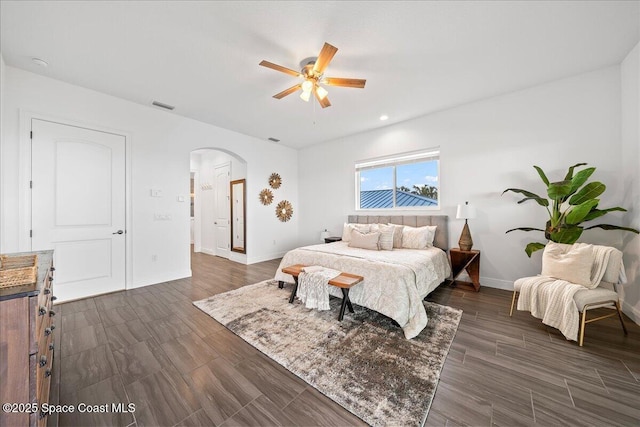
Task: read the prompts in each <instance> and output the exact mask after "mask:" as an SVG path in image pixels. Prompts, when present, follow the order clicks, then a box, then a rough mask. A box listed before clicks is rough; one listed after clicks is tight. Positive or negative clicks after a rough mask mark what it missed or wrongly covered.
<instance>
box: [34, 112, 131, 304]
mask: <svg viewBox="0 0 640 427" xmlns="http://www.w3.org/2000/svg"><path fill="white" fill-rule="evenodd" d="M31 129H32V137H31V144H32V149H31V153H32V160H31V161H32V167H31V175H32V193H31V196H32V205H31V206H32V218H31V219H32V221H31V222H32V238H31V247H32V250H44V249H53V250H54V251H55V253H54V263H55V266H56V283H55V287H54V289H55V294H56V296H57V297H58V299H59V301H65V300H71V299H77V298H83V297H87V296H91V295H98V294H102V293H107V292H113V291H117V290H121V289H124V288H125V285H126V279H125V277H126V276H125V268H126V267H125V238H126V234H125V231H126V229H125V137H124V136H122V135H115V134H111V133H106V132H100V131H95V130H90V129H84V128H79V127H75V126H69V125H64V124H60V123H53V122H48V121H43V120H36V119H34V120H33V121H32V123H31Z"/></svg>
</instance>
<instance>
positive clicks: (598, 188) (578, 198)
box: [569, 181, 607, 205]
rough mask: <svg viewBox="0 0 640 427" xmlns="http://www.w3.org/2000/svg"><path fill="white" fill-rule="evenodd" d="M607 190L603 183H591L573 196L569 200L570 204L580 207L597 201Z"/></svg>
mask: <svg viewBox="0 0 640 427" xmlns="http://www.w3.org/2000/svg"><path fill="white" fill-rule="evenodd" d="M606 189H607V186H606V185H604V184H603V183H601V182H598V181H595V182H590V183H589V184H587V185H585V186H584V187H582V188H581V189H580V191H578V192H577V193H576V194H574V195H573V196H571V198H570V199H569V204H570V205H580V204H582V203H584V202H586V201H587V200H590V199H595V198H596V197H598V196H599V195H601V194H602V193H604V190H606Z"/></svg>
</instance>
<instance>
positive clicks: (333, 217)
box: [299, 66, 629, 289]
mask: <svg viewBox="0 0 640 427" xmlns="http://www.w3.org/2000/svg"><path fill="white" fill-rule="evenodd" d="M620 99H621V98H620V67H618V66H613V67H609V68H605V69H601V70H597V71H594V72H591V73H587V74H582V75H578V76H575V77H571V78H567V79H563V80H557V81H554V82H550V83H547V84H544V85H540V86H536V87H532V88H529V89H526V90H522V91H519V92H515V93H510V94H507V95H503V96H498V97H494V98H490V99H486V100H482V101H478V102H474V103H471V104H466V105H463V106H460V107H456V108H452V109H450V110H446V111H442V112H440V113H436V114H431V115H428V116H425V117H421V118H417V119H414V120H410V121H407V122H403V123H399V124H396V125H391V126H388V127H385V128H382V129H378V130H375V131H371V132H367V133H362V134H357V135H354V136H350V137H346V138H342V139H339V140H335V141H331V142H326V143H323V144H319V145H315V146H312V147H310V148H307V149H304V150H301V151H300V156H299V164H300V175H299V176H300V204H301V206H302V208H303V211H302V212H301V218H302V220H301V223H300V235H301V243H303V244H304V243H311V242H317V241H318V238H319V233H320V231H321V230H323V229H324V228H325V227H326V228H328V229H329V231H331V232H332V234H339V233H340V230H341V224H342V223H343V221H344V220H345V219H346V216H347V215H348V214H352V213H355V182H354V162H355V161H357V160H362V159H367V158H372V157H378V156H384V155H390V154H394V153H399V152H407V151H413V150H418V149H423V148H429V147H435V146H440V149H441V157H440V158H441V171H440V180H441V190H440V191H441V204H442V209H441V210H440V211H435V212H434V211H424V212H420V213H422V214H445V215H449V220H450V221H449V224H450V226H449V240H450V247H457V246H458V244H457V241H458V238H459V236H460V232H461V230H462V226H463V221H461V220H456V219H455V209H456V205H457V204H458V203H462V202H464V201H465V200H468V201H469V202H470V203H473V204H475V205H476V207H477V210H478V218H476V219H474V220H470V221H469V226H470V229H471V234H472V236H473V240H474V248H475V249H480V250H481V251H482V260H481V271H480V273H481V282H482V283H483V284H484V285H487V286H494V287H501V288H505V289H512V286H513V284H512V282H513V280H515V279H517V278H519V277H525V276H528V275H535V274H538V273H539V272H540V269H541V263H540V253H539V252H538V253H537V254H534V256H533V258H532V259H529V258H528V257H527V255H526V254H525V252H524V247H525V245H526V243H528V242H529V241H533V240H539V241H544V237H543V236H542V235H541V234H534V233H528V234H525V233H522V232H514V233H510V234H508V235H505V231H506V230H508V229H510V228H514V227H520V226H536V227H543V226H544V223H545V221H546V215H547V214H546V211H545V210H544V208H542V207H540V206H538V205H536V204H534V203H532V202H529V203H527V204H524V205H518V204H517V203H516V201H517V200H519V199H518V197H517V196H515V195H512V194H505V195H504V196H501V193H502V191H503V190H504V189H506V188H508V187H516V188H525V189H529V190H531V191H534V192H541V193H543V195H544V193H545V191H544V186H543V184H542V182H541V181H540V180H539V178H538V175H537V173H536V171H535V169H533V165H538V166H540V167H542V168H543V169H544V170H545V171H547V173H548V175H549V177H550V178H551V179H555V180H561V179H562V178H563V177H564V174H565V173H566V169H567V167H568V166H570V165H572V164H575V163H578V162H587V163H589V164H590V165H592V166H596V167H597V168H598V170H597V171H596V173H595V174H594V175H593V179H597V180H601V181H603V182H604V183H605V184H607V185H608V187H609V188H608V190H607V192H606V193H605V194H604V196H603V198H602V202H601V206H613V205H614V204H624V201H623V191H622V188H621V187H622V186H621V184H622V180H621V178H620V173H619V170H620V150H621V141H620V139H621V137H620V108H621V107H620ZM626 205H627V207H629V206H628V205H629V203H628V201H627V203H626ZM411 213H413V214H415V211H413V212H410V214H411ZM621 217H622V215H616V214H609V215H608V216H607V219H608V222H612V223H614V224H615V223H621V222H622V218H621ZM622 237H623V234H622V233H621V232H604V231H600V230H596V231H588V232H585V234H584V238H583V241H596V242H599V243H605V244H614V245H616V246H618V247H620V244H621V239H622Z"/></svg>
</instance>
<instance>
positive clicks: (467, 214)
mask: <svg viewBox="0 0 640 427" xmlns="http://www.w3.org/2000/svg"><path fill="white" fill-rule="evenodd" d="M475 217H476V208H475V207H474V206H472V205H470V204H469V202H464V205H458V212H457V213H456V218H457V219H464V228H463V229H462V234H460V240H458V245H460V249H462V250H463V251H470V250H471V248H472V247H473V239H472V238H471V232H470V231H469V224H467V220H468V219H473V218H475Z"/></svg>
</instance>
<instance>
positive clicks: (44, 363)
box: [40, 356, 47, 367]
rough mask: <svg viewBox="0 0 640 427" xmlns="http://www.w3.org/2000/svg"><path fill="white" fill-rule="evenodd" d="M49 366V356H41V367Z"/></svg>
mask: <svg viewBox="0 0 640 427" xmlns="http://www.w3.org/2000/svg"><path fill="white" fill-rule="evenodd" d="M45 366H47V356H40V367H45Z"/></svg>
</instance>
